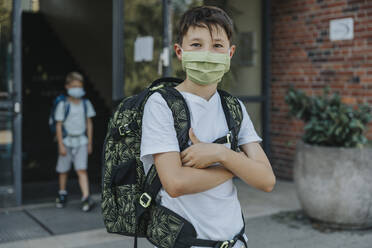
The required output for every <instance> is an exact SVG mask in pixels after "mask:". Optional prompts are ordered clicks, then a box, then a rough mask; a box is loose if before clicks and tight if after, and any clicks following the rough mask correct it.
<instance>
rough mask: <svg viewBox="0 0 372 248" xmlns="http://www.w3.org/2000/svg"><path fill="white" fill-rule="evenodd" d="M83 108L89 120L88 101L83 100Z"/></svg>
mask: <svg viewBox="0 0 372 248" xmlns="http://www.w3.org/2000/svg"><path fill="white" fill-rule="evenodd" d="M82 100H83V106H84V115H85V117H86V118H88V99H86V98H83V99H82Z"/></svg>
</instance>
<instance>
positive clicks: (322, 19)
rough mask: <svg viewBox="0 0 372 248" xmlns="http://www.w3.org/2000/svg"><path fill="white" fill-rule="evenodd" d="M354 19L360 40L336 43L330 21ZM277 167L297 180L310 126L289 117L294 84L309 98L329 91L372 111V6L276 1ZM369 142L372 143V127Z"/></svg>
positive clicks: (342, 0) (368, 1)
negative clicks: (299, 149) (296, 163)
mask: <svg viewBox="0 0 372 248" xmlns="http://www.w3.org/2000/svg"><path fill="white" fill-rule="evenodd" d="M347 17H352V18H353V19H354V39H353V40H344V41H330V39H329V21H330V20H332V19H338V18H347ZM271 18H272V36H271V39H272V40H271V44H272V45H271V53H272V62H271V69H272V82H271V87H272V91H271V94H272V106H271V137H272V146H271V149H272V160H271V162H272V166H273V168H274V170H275V173H276V175H277V176H278V177H280V178H285V179H292V174H293V172H292V165H293V159H294V154H295V146H296V143H297V141H298V140H299V138H300V137H301V136H302V134H303V126H304V123H303V122H302V121H299V120H295V119H291V118H289V117H288V110H289V108H288V106H287V105H286V103H285V101H284V96H285V93H286V91H287V89H288V87H289V85H290V84H293V85H294V86H295V88H298V89H302V90H304V91H306V92H307V93H308V94H309V95H312V94H321V93H322V88H323V87H324V86H325V85H330V87H331V89H332V91H339V92H340V93H341V95H342V96H345V97H346V96H347V97H354V98H356V100H357V102H368V103H370V104H371V105H372V0H359V1H358V0H272V8H271ZM368 129H369V131H368V133H367V138H368V139H369V140H371V139H372V124H370V125H369V126H368Z"/></svg>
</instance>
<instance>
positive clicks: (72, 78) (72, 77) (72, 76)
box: [65, 71, 84, 84]
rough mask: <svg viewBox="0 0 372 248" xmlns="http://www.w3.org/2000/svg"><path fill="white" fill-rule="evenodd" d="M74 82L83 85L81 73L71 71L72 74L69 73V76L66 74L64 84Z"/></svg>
mask: <svg viewBox="0 0 372 248" xmlns="http://www.w3.org/2000/svg"><path fill="white" fill-rule="evenodd" d="M75 80H76V81H80V82H82V83H84V77H83V75H81V73H79V72H76V71H73V72H70V73H69V74H67V76H66V82H65V84H69V83H71V82H72V81H75Z"/></svg>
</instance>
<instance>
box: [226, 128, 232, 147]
mask: <svg viewBox="0 0 372 248" xmlns="http://www.w3.org/2000/svg"><path fill="white" fill-rule="evenodd" d="M226 140H227V144H231V131H229V132H228V133H227V135H226Z"/></svg>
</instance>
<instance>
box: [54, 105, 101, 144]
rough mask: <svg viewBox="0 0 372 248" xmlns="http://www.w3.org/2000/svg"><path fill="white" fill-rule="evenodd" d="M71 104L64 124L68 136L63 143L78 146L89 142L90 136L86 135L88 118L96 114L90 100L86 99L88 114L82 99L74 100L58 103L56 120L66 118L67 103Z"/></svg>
mask: <svg viewBox="0 0 372 248" xmlns="http://www.w3.org/2000/svg"><path fill="white" fill-rule="evenodd" d="M64 104H70V110H69V113H68V115H67V118H66V120H65V121H64V122H63V126H64V128H65V130H66V132H67V136H66V137H65V138H63V144H65V145H66V146H68V147H78V146H82V145H86V144H88V138H87V136H86V135H85V131H86V118H91V117H94V116H95V115H96V112H95V111H94V108H93V105H92V103H91V102H90V101H89V100H86V107H87V109H86V111H87V113H86V116H85V112H84V103H83V100H81V101H80V102H79V103H78V104H75V103H72V102H67V101H66V102H63V101H62V102H60V103H58V105H57V107H56V111H55V120H56V121H63V120H64V118H65V105H64Z"/></svg>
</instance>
